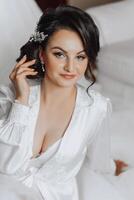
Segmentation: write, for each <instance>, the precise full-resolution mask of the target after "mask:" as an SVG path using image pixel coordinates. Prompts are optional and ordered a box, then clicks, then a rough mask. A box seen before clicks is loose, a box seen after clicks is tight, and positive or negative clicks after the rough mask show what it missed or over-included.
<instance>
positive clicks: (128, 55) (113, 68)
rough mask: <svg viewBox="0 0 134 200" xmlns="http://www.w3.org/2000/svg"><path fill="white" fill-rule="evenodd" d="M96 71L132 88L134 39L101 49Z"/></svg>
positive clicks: (133, 83)
mask: <svg viewBox="0 0 134 200" xmlns="http://www.w3.org/2000/svg"><path fill="white" fill-rule="evenodd" d="M98 70H99V72H100V73H103V74H105V75H106V76H109V77H111V78H112V79H115V80H118V81H120V82H123V83H125V84H130V85H132V86H134V39H131V40H127V41H124V42H118V43H116V44H111V45H106V46H104V47H102V48H101V51H100V52H99V55H98ZM99 72H98V74H99Z"/></svg>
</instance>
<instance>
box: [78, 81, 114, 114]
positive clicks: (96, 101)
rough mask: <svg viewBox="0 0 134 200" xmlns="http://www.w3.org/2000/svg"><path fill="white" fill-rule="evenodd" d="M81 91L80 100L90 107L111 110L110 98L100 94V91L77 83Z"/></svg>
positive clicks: (103, 110) (105, 110)
mask: <svg viewBox="0 0 134 200" xmlns="http://www.w3.org/2000/svg"><path fill="white" fill-rule="evenodd" d="M78 88H79V90H80V93H81V101H83V102H84V104H85V105H87V107H88V108H89V109H90V108H91V107H94V108H95V109H97V110H98V111H99V110H100V111H102V112H107V111H108V110H109V111H110V112H112V104H111V100H110V98H108V97H106V96H104V95H102V94H101V93H100V92H98V91H96V90H93V89H90V88H89V89H88V90H87V88H85V87H83V86H82V85H78Z"/></svg>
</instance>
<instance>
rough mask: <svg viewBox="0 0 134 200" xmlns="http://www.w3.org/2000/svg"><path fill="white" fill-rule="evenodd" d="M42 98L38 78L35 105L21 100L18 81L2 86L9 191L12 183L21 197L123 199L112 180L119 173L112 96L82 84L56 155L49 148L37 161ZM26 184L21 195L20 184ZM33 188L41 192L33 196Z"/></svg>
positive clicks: (2, 164) (1, 132) (2, 155)
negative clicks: (111, 128) (113, 156)
mask: <svg viewBox="0 0 134 200" xmlns="http://www.w3.org/2000/svg"><path fill="white" fill-rule="evenodd" d="M39 102H40V83H38V82H37V83H35V84H31V87H30V98H29V106H25V105H22V104H20V103H19V102H17V101H15V92H14V88H13V86H12V85H9V86H4V85H3V86H1V88H0V180H1V181H0V188H5V191H6V187H7V185H8V188H11V191H12V192H11V193H12V194H13V193H14V194H17V197H16V199H17V200H24V199H26V200H27V199H28V200H31V199H32V200H33V199H38V200H40V199H43V200H123V197H121V196H120V194H119V193H118V191H117V190H116V188H114V186H113V184H112V183H111V181H110V180H111V178H110V177H114V176H113V175H114V171H115V165H114V162H113V160H112V159H111V155H110V137H109V133H108V132H109V130H108V131H106V127H107V124H108V123H107V122H108V120H107V119H108V118H109V117H108V116H109V114H110V113H111V103H110V100H109V99H108V98H105V97H103V96H102V95H100V94H99V93H97V92H95V91H94V90H90V89H89V94H87V92H86V90H85V89H84V88H83V87H82V86H80V85H79V84H77V97H76V104H75V108H74V111H73V115H72V118H71V121H70V123H69V125H68V127H67V129H66V131H65V134H64V136H63V137H62V138H61V141H59V143H58V141H57V144H59V145H58V146H57V149H56V151H55V153H53V154H52V155H51V156H49V157H48V158H47V159H46V158H45V154H47V150H46V153H45V152H44V153H43V154H44V155H41V156H40V157H38V158H35V159H34V164H33V159H31V158H32V146H33V135H34V130H35V125H36V121H37V115H38V112H39ZM53 145H56V143H55V144H53ZM53 145H52V146H53ZM52 146H51V147H52ZM51 147H50V148H51ZM48 150H49V149H48ZM43 157H44V158H45V159H43ZM41 158H42V159H41ZM35 161H36V162H35ZM11 179H13V180H11ZM2 180H4V184H3V181H2ZM12 181H13V183H12ZM10 182H11V184H10ZM15 182H16V186H15ZM19 184H20V186H19ZM13 185H14V187H13V188H12V186H13ZM22 185H23V186H22ZM23 187H25V189H23V190H21V195H20V192H18V191H19V189H18V188H23ZM28 188H29V192H30V191H35V193H37V195H39V196H38V197H36V195H35V193H33V194H34V195H33V196H32V198H31V197H29V196H28V195H29V194H28V192H27V191H28ZM2 191H3V189H1V190H0V196H1V192H2ZM22 191H23V192H22ZM22 193H23V195H24V196H25V198H24V197H23V198H21V196H23V195H22ZM27 194H28V195H27ZM4 195H5V196H6V197H5V196H4ZM4 195H3V199H2V200H7V197H8V195H9V196H11V194H10V193H9V194H8V192H7V191H6V192H5V193H4ZM14 199H15V197H14V198H13V200H14Z"/></svg>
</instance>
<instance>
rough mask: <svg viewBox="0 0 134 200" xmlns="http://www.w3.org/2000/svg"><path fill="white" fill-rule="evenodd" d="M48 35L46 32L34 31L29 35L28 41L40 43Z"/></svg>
mask: <svg viewBox="0 0 134 200" xmlns="http://www.w3.org/2000/svg"><path fill="white" fill-rule="evenodd" d="M47 36H48V34H46V35H45V34H44V33H43V32H39V31H35V33H34V34H32V35H31V37H30V39H29V41H30V42H32V41H34V42H39V43H41V42H42V41H44V40H45V38H46V37H47Z"/></svg>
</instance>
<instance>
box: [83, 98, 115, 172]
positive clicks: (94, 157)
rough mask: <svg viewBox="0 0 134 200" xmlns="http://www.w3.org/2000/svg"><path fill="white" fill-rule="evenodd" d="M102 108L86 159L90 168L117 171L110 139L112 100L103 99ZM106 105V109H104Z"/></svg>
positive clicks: (96, 170) (98, 170) (97, 170)
mask: <svg viewBox="0 0 134 200" xmlns="http://www.w3.org/2000/svg"><path fill="white" fill-rule="evenodd" d="M99 107H100V108H101V109H98V110H99V111H98V112H100V113H99V114H98V116H99V117H98V119H96V125H95V133H94V137H93V139H92V140H90V141H89V142H88V148H87V155H86V161H87V163H88V168H89V169H90V170H93V171H95V172H97V173H105V174H106V173H108V174H109V173H110V174H114V173H115V168H116V167H115V163H114V161H113V159H112V158H111V148H110V146H111V141H110V118H111V113H112V105H111V101H110V99H108V98H105V100H104V99H103V103H102V104H101V103H100V105H99ZM103 107H104V109H102V108H103Z"/></svg>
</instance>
